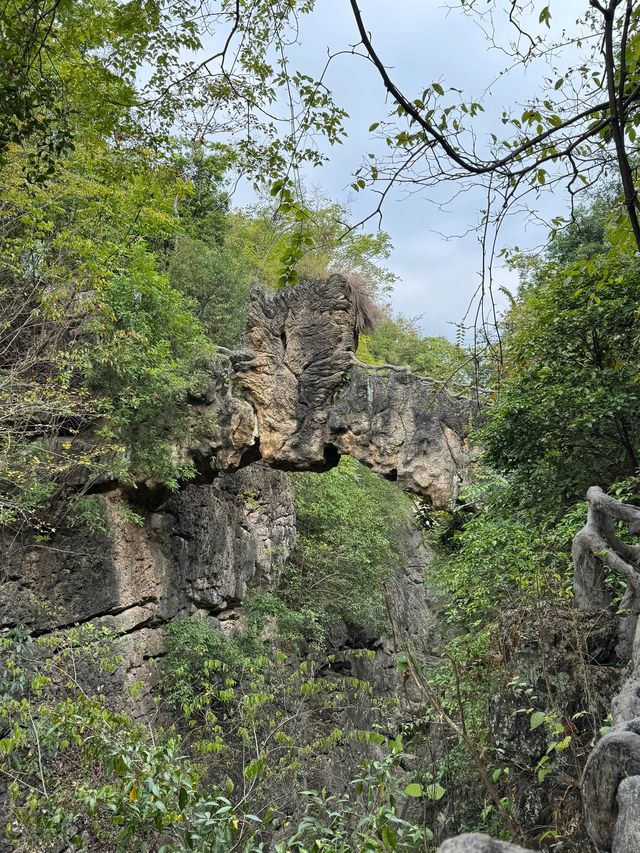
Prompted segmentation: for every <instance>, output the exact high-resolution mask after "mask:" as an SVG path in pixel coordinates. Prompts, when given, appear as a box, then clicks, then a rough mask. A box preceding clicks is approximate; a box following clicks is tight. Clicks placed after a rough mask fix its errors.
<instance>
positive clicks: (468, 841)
mask: <svg viewBox="0 0 640 853" xmlns="http://www.w3.org/2000/svg"><path fill="white" fill-rule="evenodd" d="M438 853H531V851H530V850H528V849H525V848H524V847H518V846H517V845H516V844H509V843H508V842H507V841H495V839H493V838H490V837H489V836H488V835H483V834H482V833H480V832H469V833H465V834H464V835H458V836H457V837H456V838H450V839H449V840H448V841H445V842H444V844H441V845H440V847H438Z"/></svg>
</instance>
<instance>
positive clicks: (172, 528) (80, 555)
mask: <svg viewBox="0 0 640 853" xmlns="http://www.w3.org/2000/svg"><path fill="white" fill-rule="evenodd" d="M91 501H93V502H94V504H95V508H96V509H97V510H99V516H100V518H99V520H96V521H94V524H93V526H92V528H88V527H87V526H86V524H78V525H76V526H68V527H61V528H60V529H59V530H58V532H57V533H56V536H55V537H54V539H53V541H52V542H50V543H48V544H47V545H46V546H39V547H31V548H29V547H26V548H25V547H23V546H22V545H20V544H19V543H12V544H10V545H9V546H8V547H7V548H6V549H5V550H6V555H7V559H6V562H5V566H6V577H5V579H4V581H3V582H2V583H0V630H1V629H3V628H10V627H13V626H14V625H16V624H24V625H26V626H27V627H29V628H30V629H31V630H32V631H34V632H35V633H39V634H42V633H46V632H49V631H52V630H54V629H59V628H65V627H68V626H71V625H74V624H78V623H87V622H92V621H96V620H97V621H98V622H99V623H100V624H104V625H107V626H108V627H110V628H113V629H114V630H115V631H117V632H118V633H119V634H121V635H122V636H121V639H120V640H119V652H120V654H121V655H122V657H123V658H124V661H125V662H124V664H123V666H122V667H121V668H120V670H119V671H118V672H117V673H116V674H115V677H114V683H113V689H114V690H118V689H119V688H121V687H126V686H127V685H129V684H130V683H132V682H134V681H138V680H147V677H148V675H149V673H148V672H147V661H149V660H150V659H152V658H155V657H156V656H157V655H158V654H159V653H161V651H162V634H161V630H160V629H161V628H162V625H163V624H165V623H166V622H167V621H169V620H170V619H172V618H174V617H175V616H178V615H180V614H194V613H198V614H200V615H202V616H204V617H207V618H212V619H216V620H218V623H219V625H220V627H221V628H222V627H223V626H229V625H230V623H232V622H233V621H234V620H235V619H236V618H237V617H238V613H237V610H236V606H237V605H238V604H239V603H240V602H241V601H242V599H243V598H244V597H245V594H246V591H247V587H248V586H249V585H250V584H251V585H253V586H255V587H257V588H263V589H269V588H273V587H275V586H276V585H277V581H278V578H279V575H280V571H281V569H282V566H283V565H284V563H285V561H286V559H287V557H288V555H289V553H290V551H291V549H292V548H293V545H294V543H295V511H294V508H293V496H292V492H291V487H290V485H289V481H288V478H287V476H286V475H285V474H283V473H282V472H280V471H273V470H271V469H270V468H268V467H267V466H265V465H263V464H261V463H258V464H256V465H252V466H250V467H248V468H246V469H243V470H242V471H238V472H236V473H234V474H222V475H221V476H220V477H218V478H217V479H216V480H215V481H214V482H213V483H212V484H210V485H191V486H188V487H186V488H185V489H184V490H183V491H182V492H180V493H178V494H177V495H175V496H173V497H172V498H171V499H170V500H169V501H168V502H167V503H166V504H165V505H164V506H163V507H162V509H161V511H156V512H152V511H149V510H145V509H140V508H139V507H136V512H138V513H140V514H141V517H142V521H143V523H142V524H139V523H134V522H132V521H131V518H130V506H129V504H128V502H127V500H126V498H125V496H124V495H123V494H121V493H120V492H109V493H107V494H104V495H95V496H93V497H92V498H91ZM97 525H99V528H100V529H97ZM137 710H145V709H144V703H139V706H138V708H137Z"/></svg>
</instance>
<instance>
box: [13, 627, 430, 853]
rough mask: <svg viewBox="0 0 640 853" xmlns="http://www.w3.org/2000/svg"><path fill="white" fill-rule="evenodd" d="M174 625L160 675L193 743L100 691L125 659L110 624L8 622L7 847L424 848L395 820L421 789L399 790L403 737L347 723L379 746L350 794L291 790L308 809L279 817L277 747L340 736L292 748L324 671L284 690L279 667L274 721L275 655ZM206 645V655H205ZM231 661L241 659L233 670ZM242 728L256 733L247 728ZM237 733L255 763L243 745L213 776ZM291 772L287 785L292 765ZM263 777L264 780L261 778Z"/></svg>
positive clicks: (174, 851) (422, 839) (169, 852)
mask: <svg viewBox="0 0 640 853" xmlns="http://www.w3.org/2000/svg"><path fill="white" fill-rule="evenodd" d="M172 631H173V634H172V636H171V637H170V655H171V658H170V660H169V663H168V665H167V668H166V677H167V678H168V679H171V678H173V677H174V676H175V679H176V681H175V684H176V685H177V690H178V692H177V693H173V694H170V695H171V696H172V697H173V698H174V699H177V698H178V697H179V699H180V701H181V702H182V703H183V705H184V707H185V710H186V712H187V717H188V719H189V720H193V719H194V718H196V717H197V718H198V719H199V723H198V732H199V735H200V740H199V742H198V745H197V748H196V749H194V747H193V745H191V746H190V745H189V744H188V742H187V740H189V741H191V740H192V733H193V728H194V727H191V732H192V733H191V734H190V735H189V738H188V739H184V738H182V737H181V736H180V735H179V734H177V733H176V732H175V731H174V730H172V731H163V730H161V729H157V728H156V729H155V730H154V731H152V730H151V729H150V728H149V727H147V726H143V725H140V724H137V723H135V722H134V721H133V720H132V718H131V717H130V716H128V714H126V713H124V712H121V711H113V710H112V709H111V708H110V705H109V703H108V702H107V701H106V700H105V697H104V696H103V695H101V693H100V690H101V689H102V688H101V687H100V686H97V687H96V682H97V681H102V682H104V679H108V678H109V677H110V675H112V674H113V673H114V672H117V669H118V666H119V663H120V659H119V658H118V657H117V655H115V654H114V647H115V645H117V638H116V637H115V636H114V635H113V634H111V633H110V632H109V631H108V630H107V629H100V628H96V627H95V626H93V627H92V626H83V627H81V628H76V629H72V630H71V631H68V632H66V633H64V634H59V635H51V636H49V637H46V638H39V639H37V640H33V639H32V638H31V637H30V636H29V635H28V633H26V632H25V631H23V630H21V629H16V631H14V632H13V633H12V634H11V635H9V636H6V637H5V638H3V640H2V643H1V646H0V656H1V659H2V664H3V669H2V679H1V680H0V772H1V773H2V776H3V777H4V779H5V780H7V793H8V800H7V802H6V804H5V807H6V809H7V812H6V814H5V815H3V818H4V819H5V820H6V837H7V839H8V840H9V841H10V842H11V844H12V846H13V847H14V848H15V849H19V850H33V849H39V848H40V846H42V845H49V844H52V843H54V844H59V843H61V842H64V843H66V844H68V845H69V846H70V848H71V849H74V850H88V849H95V848H96V847H97V846H99V847H100V848H103V847H104V848H108V849H110V850H114V851H123V853H124V851H132V850H136V851H141V853H142V851H148V850H158V849H159V850H161V851H162V853H186V851H196V853H197V851H200V853H204V851H219V853H223V851H228V850H231V849H233V850H238V851H243V853H261V852H262V853H265V851H267V850H272V851H283V853H284V851H286V850H295V851H298V853H320V851H345V853H346V851H351V850H355V849H358V850H360V849H363V850H364V849H366V850H371V851H379V853H385V851H386V853H390V851H395V850H399V851H405V853H409V852H410V851H411V853H418V851H421V850H426V849H427V846H426V844H427V840H428V838H430V833H429V831H428V830H427V829H426V828H422V827H420V826H418V825H416V824H414V823H412V822H411V821H409V820H406V819H405V818H403V817H401V811H402V809H403V808H404V807H405V806H406V803H407V799H408V798H411V797H416V796H419V794H420V792H418V791H417V790H414V788H415V787H416V786H415V785H410V786H406V787H407V790H406V792H405V791H404V789H403V787H402V785H403V782H402V778H403V776H402V773H401V771H400V765H401V762H402V760H403V758H404V751H403V745H402V741H401V739H399V738H396V739H395V740H394V741H390V742H388V741H387V739H386V738H385V737H383V736H382V735H380V734H377V733H376V732H372V731H367V732H352V741H353V743H354V744H363V745H364V746H366V748H367V749H369V750H370V751H373V752H375V753H376V757H375V758H374V757H372V758H368V759H366V760H365V761H364V763H363V764H362V766H361V775H360V776H359V777H358V778H356V779H354V780H353V781H352V782H351V783H350V784H349V785H348V786H347V791H346V792H345V794H344V795H339V796H335V797H333V796H331V797H329V796H327V794H326V792H324V791H320V792H315V791H312V790H308V789H306V786H305V790H304V791H303V792H301V793H300V795H299V796H301V797H303V798H305V799H306V802H307V808H306V815H305V816H304V817H303V819H302V821H301V823H300V824H299V825H298V826H297V827H295V826H294V827H289V825H288V823H287V822H286V821H285V822H284V823H283V819H284V818H285V816H286V814H287V811H288V809H287V808H286V804H285V803H284V802H283V800H282V798H281V797H280V796H279V795H280V794H281V792H282V789H281V788H279V787H278V786H277V785H276V784H275V783H276V779H277V777H278V774H279V773H281V772H282V761H281V760H280V755H281V753H283V752H284V753H287V754H288V761H289V762H291V756H292V754H293V752H294V751H295V752H297V763H298V764H299V765H302V764H303V763H304V761H305V749H306V754H307V756H311V757H313V756H316V755H317V754H318V753H320V754H322V752H323V751H327V750H333V749H335V744H336V742H337V738H336V736H335V734H333V733H330V734H329V735H328V736H327V737H325V738H324V739H319V738H317V739H316V740H315V741H314V739H313V737H311V736H308V737H307V742H306V744H305V746H304V747H303V746H297V747H296V746H295V743H294V738H293V737H292V729H291V725H290V721H289V719H288V717H289V716H291V712H292V711H293V712H294V715H295V708H294V707H293V696H294V694H295V693H296V690H297V691H298V692H299V693H300V694H301V695H304V698H305V701H307V702H309V701H311V702H313V701H314V700H315V701H316V702H317V704H318V706H319V707H322V708H324V709H325V713H326V711H327V710H328V708H329V706H325V705H324V702H323V700H321V699H320V698H319V697H320V695H321V694H324V693H325V692H326V690H325V688H324V686H323V685H322V683H321V682H322V681H323V680H324V679H323V678H322V677H319V675H318V673H315V674H312V673H311V672H308V673H306V674H305V675H306V677H304V678H297V676H296V675H295V673H293V677H292V682H291V683H290V684H289V685H288V687H285V683H284V679H283V674H282V673H280V674H279V676H278V677H279V678H280V682H281V684H280V688H279V689H280V692H281V694H282V695H281V698H282V696H283V695H284V694H283V691H285V692H286V694H287V695H288V697H289V706H287V707H286V708H285V706H282V711H283V713H282V716H281V718H280V719H279V720H273V719H271V715H272V713H273V706H274V700H275V696H274V695H273V694H274V691H277V689H278V688H275V687H274V684H275V678H274V676H275V669H276V667H277V666H281V664H282V663H283V662H282V661H276V660H273V659H271V660H265V659H262V660H261V659H260V658H258V657H257V656H256V657H253V658H252V659H251V664H249V661H250V659H249V658H248V657H247V655H246V654H245V653H244V652H243V651H241V650H240V648H238V647H234V644H233V642H232V641H228V640H227V641H225V640H224V639H223V638H221V635H219V634H218V638H217V639H215V640H214V639H212V638H213V634H214V633H215V632H213V631H211V629H208V634H207V629H206V628H204V627H203V626H202V625H201V626H199V627H194V625H191V626H188V625H187V622H183V623H178V626H177V627H175V628H172ZM194 638H196V645H197V649H196V651H195V653H194V657H193V659H192V660H190V661H189V663H190V664H191V672H190V677H191V678H192V679H193V680H194V681H197V682H198V685H199V686H202V687H204V688H205V689H206V690H207V697H206V699H205V701H204V702H202V701H198V702H197V707H196V706H195V705H192V706H191V707H188V706H189V702H188V701H187V700H185V694H184V692H182V693H181V692H180V685H181V686H182V687H184V684H185V679H187V678H188V677H189V675H188V674H187V673H186V672H185V671H183V670H179V668H176V661H179V660H180V657H179V655H180V654H182V655H185V656H188V655H189V653H190V650H191V646H189V647H187V646H186V645H185V644H186V643H187V642H189V643H190V642H191V641H193V640H194ZM198 638H199V641H198ZM203 645H207V646H208V648H209V652H210V655H211V656H210V657H209V656H203V655H201V654H200V653H201V652H202V647H203ZM223 659H224V660H223ZM225 660H226V661H227V662H228V664H227V663H225ZM228 667H235V672H236V676H235V678H234V677H232V676H231V674H230V669H229V668H228ZM318 682H320V684H318ZM92 684H93V688H92V687H91V685H92ZM343 686H344V685H343ZM353 687H354V686H353V685H352V686H351V689H353ZM336 692H337V691H336V690H331V689H330V690H329V693H334V694H335V693H336ZM190 695H191V696H194V695H195V694H193V693H192V694H190ZM330 704H331V703H330ZM232 706H235V707H234V713H235V714H239V715H240V716H239V719H237V720H234V719H225V717H224V710H222V708H223V707H226V709H227V710H229V709H230V708H231V707H232ZM214 708H216V709H218V711H217V714H216V715H215V716H216V717H217V719H218V720H219V721H220V722H222V724H223V725H225V726H226V727H227V732H226V737H225V739H224V740H221V739H220V737H219V736H218V734H217V733H216V727H217V723H215V722H214ZM192 715H193V716H192ZM302 722H303V723H304V722H307V721H306V720H305V721H302ZM243 725H244V726H247V727H248V729H249V730H250V731H247V732H246V736H245V734H243V732H242V731H241V728H242V726H243ZM232 727H233V731H232ZM296 733H297V734H298V735H300V734H302V733H303V730H302V729H299V730H298V731H297V732H296ZM227 738H228V739H229V741H230V742H231V743H226V739H227ZM234 738H235V739H236V740H238V741H242V742H243V744H244V747H245V750H246V751H247V753H248V752H249V747H250V745H251V747H253V744H254V743H256V742H258V743H259V746H260V749H261V755H260V756H259V757H258V759H257V760H255V759H254V760H248V759H246V756H245V761H244V762H243V763H241V765H240V777H239V778H238V779H237V780H236V783H235V784H234V782H233V780H232V779H231V778H228V779H227V781H226V783H225V784H223V785H222V787H221V785H220V779H221V776H223V775H224V774H222V773H221V772H220V771H221V765H220V762H221V761H222V756H223V753H224V750H225V749H231V748H232V746H231V744H232V743H233V740H234ZM210 753H214V754H215V756H216V772H215V779H217V780H218V784H216V783H215V782H213V783H212V782H211V781H209V777H210V775H211V773H210V768H209V767H208V763H207V760H206V756H207V755H209V754H210ZM239 754H240V753H239ZM307 760H308V758H307ZM291 763H292V764H293V762H291ZM290 771H291V773H290V775H289V777H288V779H289V783H291V781H292V779H293V778H294V777H295V776H296V768H294V767H293V766H292V767H291V768H290ZM291 774H293V775H291ZM301 775H303V773H302V772H301V771H300V770H298V771H297V776H301ZM262 777H266V778H267V780H268V784H265V785H264V786H262V787H260V786H259V784H258V783H259V780H260V779H261V778H262ZM291 795H292V791H291V790H289V797H290V796H291ZM293 796H294V797H297V796H298V794H296V793H293ZM254 812H255V813H254Z"/></svg>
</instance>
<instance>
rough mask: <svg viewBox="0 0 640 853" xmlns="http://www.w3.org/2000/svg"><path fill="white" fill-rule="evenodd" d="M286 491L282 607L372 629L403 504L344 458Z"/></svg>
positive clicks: (404, 517)
mask: <svg viewBox="0 0 640 853" xmlns="http://www.w3.org/2000/svg"><path fill="white" fill-rule="evenodd" d="M293 484H294V491H295V505H296V511H297V515H298V544H297V547H296V551H295V552H294V554H293V555H292V557H291V559H290V561H289V563H288V565H287V567H286V569H285V572H284V576H283V581H282V589H281V594H282V595H283V597H284V599H285V601H286V602H287V603H288V604H289V605H290V606H291V607H295V608H296V609H299V608H301V607H303V606H305V607H309V608H311V609H312V610H315V611H316V612H317V613H318V614H321V615H323V616H324V618H325V619H329V620H335V619H337V618H339V619H342V620H343V622H345V623H346V624H347V625H350V626H353V627H354V628H356V629H358V628H367V629H369V630H371V629H375V628H376V627H379V626H380V625H381V624H383V621H384V586H385V584H386V583H388V582H389V581H390V580H391V579H392V578H393V574H394V568H395V565H396V563H397V561H398V560H399V559H400V557H401V554H400V551H399V546H398V541H399V537H396V535H395V531H396V529H397V528H398V527H399V526H401V525H405V526H406V525H407V524H410V523H411V504H410V502H409V500H408V499H407V498H406V497H405V496H404V495H403V494H402V492H400V491H399V490H398V489H397V488H395V487H394V486H393V485H391V484H390V483H387V482H386V481H385V480H382V479H381V478H379V477H377V476H376V475H375V474H372V473H371V472H370V471H368V470H367V469H366V468H364V467H363V466H362V465H360V464H359V463H358V462H356V461H355V460H353V459H349V458H344V459H342V460H341V462H340V464H339V465H338V467H337V468H334V469H332V470H331V471H328V472H327V473H326V474H295V475H294V476H293Z"/></svg>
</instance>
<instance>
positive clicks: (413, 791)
mask: <svg viewBox="0 0 640 853" xmlns="http://www.w3.org/2000/svg"><path fill="white" fill-rule="evenodd" d="M404 792H405V794H406V795H407V796H408V797H421V796H422V795H423V794H424V791H423V789H422V785H420V784H418V782H412V783H411V784H410V785H407V787H406V788H405V789H404Z"/></svg>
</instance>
